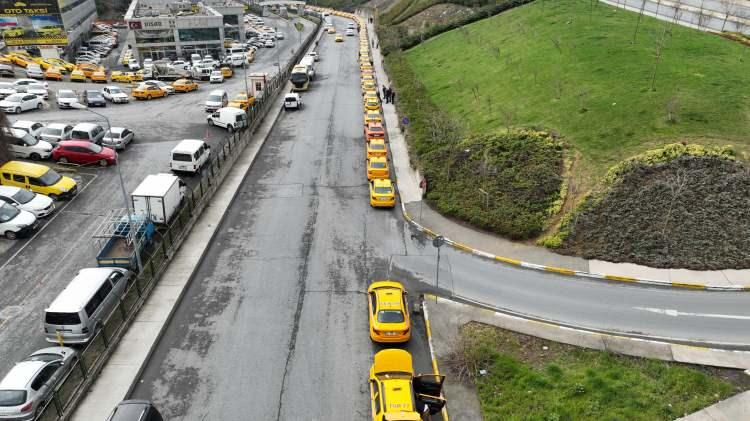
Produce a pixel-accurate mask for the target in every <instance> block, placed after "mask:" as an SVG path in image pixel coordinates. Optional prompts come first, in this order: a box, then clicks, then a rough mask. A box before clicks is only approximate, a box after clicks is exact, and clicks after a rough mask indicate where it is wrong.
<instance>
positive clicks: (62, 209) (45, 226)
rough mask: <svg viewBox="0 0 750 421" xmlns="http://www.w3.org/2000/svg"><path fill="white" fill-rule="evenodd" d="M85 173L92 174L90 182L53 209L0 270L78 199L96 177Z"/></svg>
mask: <svg viewBox="0 0 750 421" xmlns="http://www.w3.org/2000/svg"><path fill="white" fill-rule="evenodd" d="M86 175H92V176H93V177H94V178H92V179H91V182H90V183H88V184H86V185H85V186H83V188H81V190H79V191H78V193H76V195H75V196H74V197H73V198H72V199H70V200H68V202H67V203H66V204H65V205H63V206H62V207H61V208H59V209H57V210H55V214H54V215H52V217H51V218H50V219H49V220H48V221H47V223H46V224H44V226H43V227H42V228H40V229H39V230H38V231H37V232H36V233H35V234H34V235H33V236H31V238H29V241H27V242H26V244H24V245H22V246H21V248H19V249H18V250H17V251H16V252H15V253H13V255H12V256H10V257H9V258H8V260H7V261H6V262H5V263H3V265H2V266H0V270H3V269H5V267H6V266H8V265H9V264H10V263H11V262H12V261H13V259H15V258H16V256H18V255H19V254H21V252H22V251H24V250H25V249H26V247H28V246H29V245H30V244H31V243H33V242H34V239H35V238H36V237H38V236H39V234H41V233H42V231H44V230H45V229H47V227H48V226H50V224H52V221H54V220H55V219H57V217H58V216H60V215H61V214H62V213H63V211H64V210H65V208H67V207H68V206H70V204H71V203H73V202H74V201H75V200H76V199H78V196H80V195H81V193H83V191H84V190H86V189H87V188H88V187H89V186H90V185H91V184H93V182H94V181H96V177H97V175H96V174H89V173H86Z"/></svg>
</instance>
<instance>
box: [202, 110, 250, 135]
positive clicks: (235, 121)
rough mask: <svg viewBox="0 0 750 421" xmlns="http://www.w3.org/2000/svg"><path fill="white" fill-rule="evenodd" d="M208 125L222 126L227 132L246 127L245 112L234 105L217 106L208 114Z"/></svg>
mask: <svg viewBox="0 0 750 421" xmlns="http://www.w3.org/2000/svg"><path fill="white" fill-rule="evenodd" d="M208 125H209V126H218V127H224V128H226V129H227V131H228V132H229V133H232V132H233V131H235V130H238V129H241V128H243V127H247V113H246V112H245V111H244V110H241V109H239V108H234V107H224V108H219V109H218V110H216V111H215V112H214V113H213V114H211V115H210V116H208Z"/></svg>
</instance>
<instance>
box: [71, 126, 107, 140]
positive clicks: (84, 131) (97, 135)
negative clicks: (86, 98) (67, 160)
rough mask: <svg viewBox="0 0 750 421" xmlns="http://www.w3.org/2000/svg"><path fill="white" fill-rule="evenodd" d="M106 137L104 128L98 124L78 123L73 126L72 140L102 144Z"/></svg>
mask: <svg viewBox="0 0 750 421" xmlns="http://www.w3.org/2000/svg"><path fill="white" fill-rule="evenodd" d="M103 137H104V128H103V127H102V126H100V125H98V124H96V123H78V124H76V125H75V126H73V131H72V132H71V133H70V138H71V139H75V140H87V141H89V142H92V143H96V144H101V143H102V138H103Z"/></svg>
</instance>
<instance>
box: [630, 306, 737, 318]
mask: <svg viewBox="0 0 750 421" xmlns="http://www.w3.org/2000/svg"><path fill="white" fill-rule="evenodd" d="M633 308H634V309H636V310H643V311H650V312H652V313H657V314H663V315H665V316H672V317H678V316H690V317H710V318H715V319H737V320H750V316H737V315H734V314H715V313H690V312H686V311H677V310H674V309H671V308H653V307H633Z"/></svg>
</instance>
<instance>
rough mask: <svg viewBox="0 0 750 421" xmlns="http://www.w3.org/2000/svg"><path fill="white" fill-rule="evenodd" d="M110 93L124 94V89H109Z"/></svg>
mask: <svg viewBox="0 0 750 421" xmlns="http://www.w3.org/2000/svg"><path fill="white" fill-rule="evenodd" d="M109 93H110V94H121V93H122V89H120V88H109Z"/></svg>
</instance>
